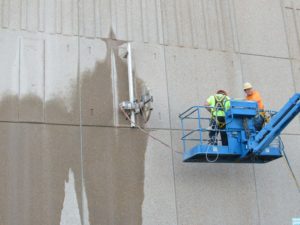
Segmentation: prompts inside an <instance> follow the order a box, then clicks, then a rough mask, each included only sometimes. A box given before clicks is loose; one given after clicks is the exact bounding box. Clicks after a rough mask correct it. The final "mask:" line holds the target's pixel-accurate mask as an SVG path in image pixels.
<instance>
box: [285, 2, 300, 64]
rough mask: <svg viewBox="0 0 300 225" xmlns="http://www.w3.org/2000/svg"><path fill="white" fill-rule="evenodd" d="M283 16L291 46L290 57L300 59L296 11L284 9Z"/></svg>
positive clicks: (288, 8) (289, 8)
mask: <svg viewBox="0 0 300 225" xmlns="http://www.w3.org/2000/svg"><path fill="white" fill-rule="evenodd" d="M283 15H284V19H285V23H286V34H287V40H288V46H289V53H290V57H292V58H297V59H299V58H300V46H299V32H298V28H297V23H296V21H295V10H294V9H293V8H291V7H288V6H287V7H284V8H283Z"/></svg>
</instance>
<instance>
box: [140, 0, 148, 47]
mask: <svg viewBox="0 0 300 225" xmlns="http://www.w3.org/2000/svg"><path fill="white" fill-rule="evenodd" d="M140 6H141V12H142V33H143V42H144V43H148V42H149V40H148V22H147V1H145V0H141V5H140Z"/></svg>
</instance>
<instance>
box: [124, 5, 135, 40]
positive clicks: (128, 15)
mask: <svg viewBox="0 0 300 225" xmlns="http://www.w3.org/2000/svg"><path fill="white" fill-rule="evenodd" d="M130 3H131V2H130V0H126V2H125V4H126V21H127V24H126V30H127V40H128V41H132V39H133V38H132V37H133V35H132V15H131V4H130Z"/></svg>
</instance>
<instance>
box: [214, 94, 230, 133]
mask: <svg viewBox="0 0 300 225" xmlns="http://www.w3.org/2000/svg"><path fill="white" fill-rule="evenodd" d="M214 99H215V106H214V112H215V113H216V115H213V113H212V119H215V120H216V122H217V125H218V127H219V128H223V127H224V126H225V125H226V123H225V122H222V121H219V120H218V111H223V112H224V111H225V103H226V100H227V99H226V96H225V95H221V96H218V95H215V96H214Z"/></svg>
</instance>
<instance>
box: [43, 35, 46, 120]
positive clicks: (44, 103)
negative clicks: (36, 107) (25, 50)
mask: <svg viewBox="0 0 300 225" xmlns="http://www.w3.org/2000/svg"><path fill="white" fill-rule="evenodd" d="M43 59H44V61H43V86H44V90H43V91H44V92H43V121H44V122H45V118H46V115H45V113H46V110H45V109H46V40H45V39H44V40H43Z"/></svg>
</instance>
